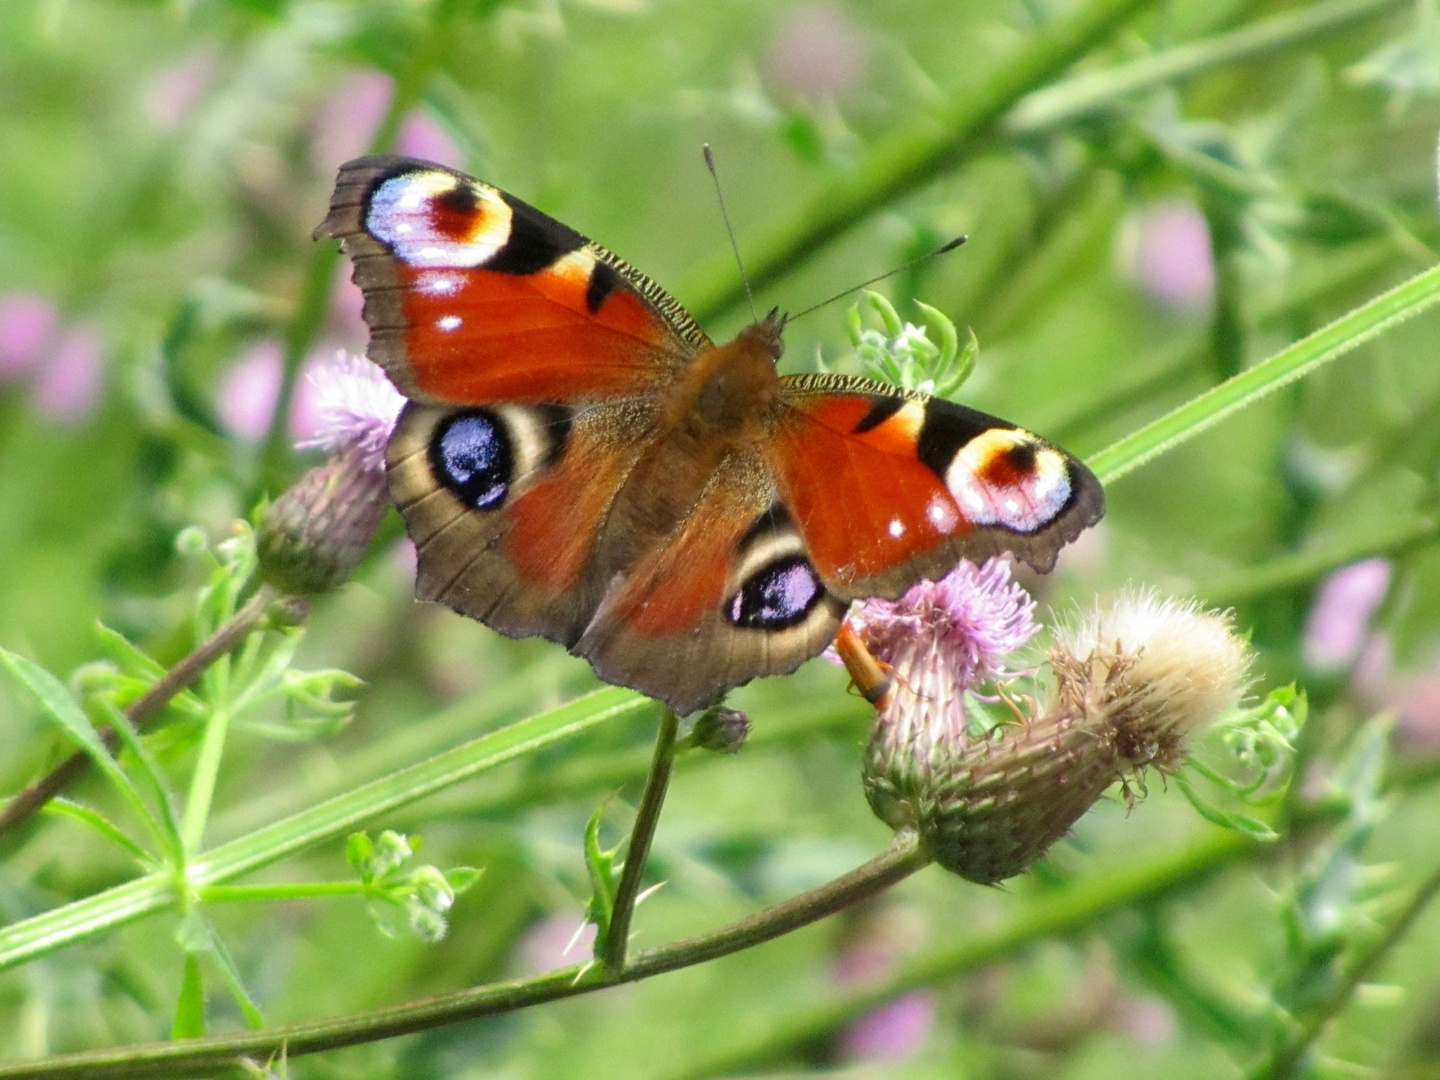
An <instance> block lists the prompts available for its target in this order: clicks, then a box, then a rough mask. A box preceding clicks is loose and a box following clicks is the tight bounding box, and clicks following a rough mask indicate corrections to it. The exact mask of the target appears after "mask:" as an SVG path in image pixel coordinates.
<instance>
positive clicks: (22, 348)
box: [0, 292, 60, 380]
mask: <svg viewBox="0 0 1440 1080" xmlns="http://www.w3.org/2000/svg"><path fill="white" fill-rule="evenodd" d="M59 321H60V317H59V314H58V313H57V312H56V310H55V305H54V304H52V303H51V302H50V301H49V300H47V299H45V297H43V296H41V295H39V294H38V293H24V292H15V293H6V294H4V295H3V296H0V380H4V379H13V378H15V377H16V376H19V375H22V374H24V373H25V372H27V371H29V370H30V369H31V368H33V367H34V366H35V365H36V363H37V362H38V361H39V360H40V356H41V353H42V351H43V350H44V348H45V346H46V345H47V344H48V343H49V341H50V339H51V337H52V336H53V335H54V333H55V327H56V324H57V323H58V322H59Z"/></svg>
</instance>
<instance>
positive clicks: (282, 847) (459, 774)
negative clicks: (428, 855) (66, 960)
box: [0, 687, 655, 969]
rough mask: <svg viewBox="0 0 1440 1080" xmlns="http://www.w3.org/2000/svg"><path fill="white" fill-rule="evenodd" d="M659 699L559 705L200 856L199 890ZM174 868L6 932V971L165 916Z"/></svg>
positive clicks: (604, 696) (608, 693) (1, 931)
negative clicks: (119, 928) (149, 918)
mask: <svg viewBox="0 0 1440 1080" xmlns="http://www.w3.org/2000/svg"><path fill="white" fill-rule="evenodd" d="M654 708H655V705H654V703H652V702H651V701H650V700H649V699H647V698H643V697H641V696H640V695H638V694H636V693H634V692H633V691H631V690H622V689H618V688H614V687H612V688H609V689H605V690H600V691H597V692H596V693H594V694H590V695H589V696H587V697H584V698H581V699H580V700H578V701H573V702H570V703H569V704H568V705H563V706H561V707H560V708H558V709H554V710H552V711H550V712H548V713H542V714H541V715H539V716H535V717H531V718H530V719H528V720H522V721H520V722H519V723H517V724H512V725H510V726H509V727H507V728H502V729H501V730H499V731H496V732H492V733H491V734H489V735H484V736H482V737H481V738H478V739H475V740H473V741H471V742H468V743H465V744H464V745H463V746H457V747H456V748H455V749H453V750H448V751H446V752H445V753H443V754H437V755H435V756H434V757H432V758H429V759H428V760H426V761H422V762H420V763H418V764H416V765H412V766H410V767H409V768H407V769H402V770H400V771H399V772H396V773H393V774H391V775H389V776H386V777H382V778H381V779H379V780H375V781H372V782H371V783H368V784H365V785H363V786H361V787H358V788H355V789H354V790H353V791H348V792H346V793H345V794H343V795H337V796H336V797H335V798H333V799H329V800H327V801H325V802H323V803H320V804H319V805H317V806H314V807H311V808H310V809H308V810H305V811H303V812H301V813H299V814H295V815H294V816H292V817H288V818H285V819H283V820H281V821H277V822H275V823H274V824H273V825H268V826H266V827H264V828H262V829H258V830H256V831H255V832H253V833H250V834H249V835H247V836H242V837H240V838H239V839H237V840H233V841H231V842H230V843H228V844H222V845H221V846H219V847H217V848H215V849H213V850H212V851H207V852H202V853H199V854H197V855H195V856H194V857H193V858H192V859H191V861H190V864H189V866H188V867H186V884H187V886H188V888H190V889H191V890H196V889H203V888H205V887H206V886H210V885H219V884H221V883H223V882H227V881H231V880H233V879H235V878H237V877H240V876H241V875H243V874H246V873H249V872H250V871H252V870H256V869H259V868H260V867H262V866H267V865H269V864H270V863H273V862H276V861H278V860H280V859H282V858H284V857H285V856H287V855H292V854H294V853H295V852H297V851H300V850H302V849H304V848H307V847H310V846H312V845H314V844H317V843H321V842H322V841H326V840H333V839H335V838H337V837H340V836H344V835H345V834H346V833H348V832H349V831H351V830H352V829H354V828H356V827H357V826H359V825H361V824H363V823H365V822H366V821H369V820H371V819H372V818H374V817H376V816H378V815H381V814H385V813H389V812H391V811H393V810H396V809H398V808H400V807H402V806H405V805H408V804H409V803H412V802H414V801H415V800H417V799H422V798H424V797H425V796H426V795H430V794H433V793H434V792H437V791H443V790H444V789H445V788H447V787H450V786H451V785H453V784H458V783H459V782H460V781H462V780H465V779H468V778H469V777H471V776H474V775H476V774H477V773H481V772H484V771H485V770H487V769H493V768H495V767H496V766H498V765H502V764H504V763H505V762H507V761H513V760H515V759H517V758H520V757H523V756H525V755H527V754H533V753H535V752H536V751H538V750H541V749H543V748H544V747H547V746H551V745H553V744H555V743H557V742H563V741H564V740H566V739H571V738H574V737H575V736H577V735H579V734H581V733H582V732H585V731H588V730H590V729H591V728H594V727H596V726H598V725H600V724H602V723H608V722H610V721H615V720H620V719H622V718H629V717H638V716H640V715H643V714H644V713H646V712H650V711H652V710H653V709H654ZM177 899H178V897H177V895H176V890H175V882H174V880H173V877H172V875H171V874H170V873H169V872H168V871H167V872H161V873H154V874H147V875H146V876H144V877H141V878H137V879H136V880H134V881H128V882H126V883H125V884H124V885H118V886H116V887H115V888H113V889H107V890H106V891H104V892H102V893H97V894H96V895H94V896H89V897H86V898H85V899H83V900H77V901H75V902H74V903H72V904H66V905H65V906H64V907H61V908H57V909H56V910H54V911H47V912H45V913H44V914H42V915H36V916H34V917H33V918H29V919H25V920H23V921H21V922H18V923H12V924H11V925H9V926H6V927H3V928H0V969H4V968H8V967H14V966H15V965H17V964H22V963H25V962H26V961H28V960H33V959H35V958H36V957H38V956H44V955H46V954H47V953H50V952H53V951H55V950H56V949H59V948H63V947H65V946H67V945H72V944H74V943H75V942H77V941H84V940H86V939H87V938H90V937H94V936H95V935H96V934H100V933H103V932H104V931H106V930H111V929H114V928H115V927H117V926H123V925H124V924H126V923H130V922H134V921H135V920H136V919H140V918H143V917H144V916H146V915H152V914H154V913H155V912H157V911H162V910H164V909H166V908H168V907H170V906H172V905H173V904H175V903H176V902H177Z"/></svg>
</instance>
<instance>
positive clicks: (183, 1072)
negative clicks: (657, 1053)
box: [0, 833, 930, 1080]
mask: <svg viewBox="0 0 1440 1080" xmlns="http://www.w3.org/2000/svg"><path fill="white" fill-rule="evenodd" d="M929 862H930V856H929V854H928V853H927V852H926V851H925V849H924V847H923V846H922V845H921V843H920V841H919V838H918V837H917V836H916V835H915V834H913V833H901V834H898V835H897V836H896V837H895V840H894V841H893V842H892V843H891V845H890V847H889V848H887V849H886V850H885V851H884V852H883V853H881V854H880V855H878V856H876V857H875V858H874V859H871V860H870V861H869V862H868V863H866V864H865V865H864V866H861V867H859V868H857V869H855V870H853V871H851V872H850V873H848V874H846V875H844V876H843V877H840V878H837V879H835V880H834V881H832V882H830V883H828V884H826V885H822V886H821V887H820V888H818V889H813V890H811V891H809V892H806V893H801V894H800V895H799V896H795V897H792V898H791V899H789V900H786V901H785V902H783V903H780V904H776V905H775V906H773V907H770V908H766V909H765V910H764V911H761V912H758V913H757V914H755V915H752V916H750V917H749V918H746V919H741V920H739V921H738V922H735V923H732V924H730V925H729V926H727V927H724V928H722V929H720V930H717V931H714V932H712V933H709V934H701V935H699V936H697V937H694V938H689V939H687V940H685V941H679V942H676V943H674V944H672V945H667V946H664V947H662V948H659V949H652V950H650V951H648V952H643V953H640V954H639V955H638V956H636V957H635V958H634V961H633V962H632V963H631V964H630V965H629V966H628V967H626V968H625V970H624V971H623V972H622V971H620V970H618V969H615V968H606V967H601V966H598V965H590V966H584V967H582V966H576V967H569V968H564V969H562V970H560V971H554V972H550V973H548V974H545V975H541V976H538V977H537V978H533V979H526V980H523V981H515V982H504V983H493V984H490V985H488V986H479V987H475V988H473V989H470V990H461V991H458V992H456V993H452V994H443V995H440V996H438V997H433V998H427V999H425V1000H423V1001H415V1002H411V1003H408V1004H405V1005H396V1006H391V1007H389V1008H385V1009H377V1010H375V1011H373V1012H368V1013H360V1014H357V1015H354V1016H347V1017H342V1018H340V1019H337V1020H322V1021H318V1022H315V1023H308V1024H293V1025H290V1026H287V1027H277V1028H270V1029H268V1030H266V1031H258V1032H245V1033H241V1034H237V1035H224V1036H219V1037H215V1038H208V1039H186V1040H181V1041H176V1042H167V1043H152V1044H148V1045H145V1046H131V1047H122V1048H119V1049H115V1050H104V1051H99V1052H90V1053H83V1054H63V1055H59V1056H56V1057H51V1058H41V1059H39V1060H37V1061H29V1062H22V1063H16V1064H13V1065H3V1066H0V1078H8V1080H20V1078H28V1080H42V1078H45V1080H50V1078H59V1077H76V1078H80V1077H83V1078H84V1080H120V1078H134V1077H162V1076H177V1075H179V1076H192V1075H195V1074H196V1073H203V1072H213V1071H215V1070H217V1069H222V1068H225V1067H227V1066H234V1065H237V1064H238V1063H239V1058H240V1057H241V1056H244V1055H250V1056H258V1057H262V1058H263V1057H265V1056H267V1055H271V1054H277V1053H280V1052H282V1051H283V1052H284V1053H285V1054H286V1055H287V1056H289V1057H296V1056H299V1055H301V1054H312V1053H315V1052H317V1051H320V1050H332V1049H335V1048H337V1047H341V1046H354V1045H356V1044H358V1043H366V1042H375V1041H377V1040H380V1039H389V1038H394V1037H395V1036H397V1035H406V1034H410V1033H411V1032H416V1031H426V1030H429V1029H431V1028H435V1027H440V1026H442V1025H445V1024H453V1023H456V1022H458V1021H461V1020H473V1019H475V1018H476V1017H481V1016H493V1015H495V1014H497V1013H506V1012H513V1011H515V1010H517V1009H522V1008H526V1007H527V1006H530V1005H538V1004H541V1003H543V1002H547V1001H557V1000H559V999H561V998H568V997H574V996H576V995H578V994H585V993H590V992H591V991H594V990H600V989H603V988H604V987H607V986H614V985H616V984H618V983H625V982H635V981H637V980H639V979H644V978H649V977H651V976H654V975H659V974H662V973H664V972H667V971H675V970H677V969H679V968H683V967H689V966H692V965H694V964H699V963H704V962H705V961H707V960H712V959H714V958H716V957H718V956H724V955H727V954H729V953H733V952H738V951H739V950H741V949H748V948H752V947H754V946H756V945H759V944H761V943H763V942H766V941H770V940H773V939H774V938H776V937H779V936H781V935H783V934H786V933H789V932H790V931H792V930H795V929H798V928H799V927H802V926H806V925H809V924H810V923H813V922H816V921H818V920H819V919H823V918H825V917H826V916H828V915H833V914H834V913H835V912H837V911H840V910H843V909H844V908H846V907H849V906H851V905H854V904H857V903H860V902H861V901H863V900H867V899H869V898H870V897H872V896H875V895H877V894H878V893H880V892H883V891H884V890H885V889H888V888H889V887H890V886H892V885H894V884H895V883H896V882H898V881H901V880H903V879H904V878H906V877H908V876H909V875H910V874H913V873H914V872H915V871H917V870H920V869H922V868H923V867H925V866H926V865H928V864H929Z"/></svg>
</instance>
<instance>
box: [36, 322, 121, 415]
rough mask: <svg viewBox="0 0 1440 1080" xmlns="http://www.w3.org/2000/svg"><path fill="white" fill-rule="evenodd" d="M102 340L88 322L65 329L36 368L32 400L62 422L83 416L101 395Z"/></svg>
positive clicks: (102, 368)
mask: <svg viewBox="0 0 1440 1080" xmlns="http://www.w3.org/2000/svg"><path fill="white" fill-rule="evenodd" d="M104 367H105V343H104V341H103V340H101V337H100V333H99V331H98V330H96V329H95V328H94V327H93V326H91V325H89V324H88V323H82V324H81V325H79V326H75V327H72V328H70V329H69V330H67V331H66V332H65V335H64V337H62V338H61V339H60V341H59V343H58V344H57V345H56V346H55V351H54V352H53V353H51V354H50V356H49V358H48V359H47V360H46V361H45V362H44V363H43V364H41V365H39V366H38V367H37V368H36V370H35V404H36V406H37V407H38V408H39V409H40V411H41V412H42V413H44V414H45V415H47V416H49V417H50V418H52V419H54V420H59V421H60V422H62V423H67V424H73V423H78V422H80V421H81V420H84V419H85V418H86V417H87V416H89V415H90V413H91V412H93V411H94V409H95V404H96V402H97V401H98V400H99V398H100V383H101V380H102V374H103V371H104Z"/></svg>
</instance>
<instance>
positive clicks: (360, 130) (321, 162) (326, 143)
mask: <svg viewBox="0 0 1440 1080" xmlns="http://www.w3.org/2000/svg"><path fill="white" fill-rule="evenodd" d="M394 92H395V83H394V80H392V79H391V78H390V76H389V75H385V74H382V73H381V72H378V71H367V72H362V73H360V74H357V75H352V76H351V77H350V78H348V79H346V80H345V81H344V82H343V83H341V84H340V86H339V87H338V88H337V89H336V90H335V91H334V92H333V93H332V94H331V95H330V96H329V97H328V98H326V99H325V101H324V102H323V103H322V104H321V106H320V110H319V114H318V116H317V117H316V121H315V141H314V144H313V145H312V147H311V156H312V157H313V159H314V161H315V164H316V165H317V166H318V167H319V168H321V169H322V170H324V171H326V172H330V171H331V170H334V169H338V168H339V167H340V166H341V164H343V163H344V162H346V161H349V160H350V159H351V158H353V157H357V156H358V155H360V154H363V153H364V152H365V148H366V147H367V146H369V145H370V138H371V136H372V135H374V133H375V129H376V128H377V127H379V126H380V120H381V118H382V117H383V116H384V115H385V110H386V108H388V107H389V105H390V96H391V95H392V94H393V93H394Z"/></svg>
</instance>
